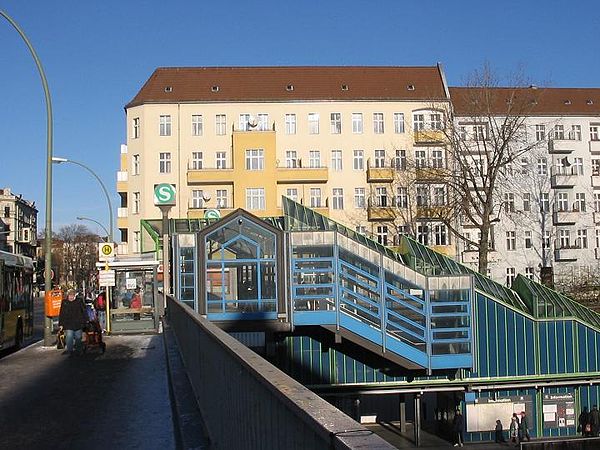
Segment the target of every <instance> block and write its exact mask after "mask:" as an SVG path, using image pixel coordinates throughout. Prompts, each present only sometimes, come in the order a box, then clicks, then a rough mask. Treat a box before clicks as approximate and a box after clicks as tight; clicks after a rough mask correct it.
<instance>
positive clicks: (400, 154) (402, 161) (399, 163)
mask: <svg viewBox="0 0 600 450" xmlns="http://www.w3.org/2000/svg"><path fill="white" fill-rule="evenodd" d="M394 167H395V168H396V169H402V170H406V150H396V157H395V158H394Z"/></svg>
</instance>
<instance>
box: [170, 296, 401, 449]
mask: <svg viewBox="0 0 600 450" xmlns="http://www.w3.org/2000/svg"><path fill="white" fill-rule="evenodd" d="M167 304H168V319H169V322H170V324H171V326H172V329H173V331H174V333H175V336H176V338H177V342H178V344H179V349H180V352H181V355H182V358H183V360H184V363H185V366H186V369H187V373H188V377H189V379H190V381H191V383H192V386H193V388H194V391H195V394H196V398H197V400H198V405H199V407H200V410H201V413H202V416H203V419H204V421H205V423H206V426H207V428H208V434H209V437H210V440H211V447H212V448H215V449H240V448H244V449H289V450H293V449H307V448H310V449H329V450H331V449H335V450H338V449H339V450H350V449H366V448H368V449H374V450H384V449H393V448H395V447H393V446H392V445H390V444H388V443H387V442H385V441H384V440H383V439H381V438H380V437H379V436H377V435H375V434H373V433H372V432H371V431H369V430H367V429H366V428H365V427H363V426H362V425H360V424H359V423H357V422H355V421H354V420H352V419H351V418H349V417H348V416H346V415H345V414H344V413H342V412H341V411H339V410H338V409H336V408H335V407H333V406H332V405H331V404H329V403H328V402H326V401H325V400H323V399H322V398H320V397H319V396H317V395H316V394H314V393H313V392H311V391H310V390H308V389H307V388H305V387H304V386H302V385H301V384H300V383H298V382H297V381H295V380H294V379H292V378H291V377H289V376H288V375H286V374H285V373H283V372H282V371H280V370H279V369H277V368H276V367H275V366H273V365H272V364H270V363H269V362H268V361H266V360H264V359H263V358H261V357H260V356H259V355H257V354H256V353H254V352H253V351H251V350H250V349H248V348H247V347H245V346H244V345H243V344H241V343H240V342H238V341H236V340H235V339H234V338H232V337H231V336H229V335H228V334H227V333H225V332H224V331H222V330H221V329H219V328H218V327H216V326H215V325H214V324H212V323H210V322H209V321H208V320H206V319H204V318H203V317H201V316H199V315H198V314H197V313H196V312H194V311H193V310H192V309H191V308H190V307H189V306H187V305H184V304H182V303H180V302H177V301H175V300H173V299H172V298H169V299H168V302H167Z"/></svg>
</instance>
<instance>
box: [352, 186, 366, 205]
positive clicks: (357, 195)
mask: <svg viewBox="0 0 600 450" xmlns="http://www.w3.org/2000/svg"><path fill="white" fill-rule="evenodd" d="M365 195H366V194H365V188H364V187H357V188H354V207H355V208H364V207H365Z"/></svg>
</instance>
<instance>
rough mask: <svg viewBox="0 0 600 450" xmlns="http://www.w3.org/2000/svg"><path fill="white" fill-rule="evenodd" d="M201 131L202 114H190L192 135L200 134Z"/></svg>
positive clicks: (202, 128) (202, 129) (202, 127)
mask: <svg viewBox="0 0 600 450" xmlns="http://www.w3.org/2000/svg"><path fill="white" fill-rule="evenodd" d="M203 132H204V126H203V123H202V114H192V136H202V133H203Z"/></svg>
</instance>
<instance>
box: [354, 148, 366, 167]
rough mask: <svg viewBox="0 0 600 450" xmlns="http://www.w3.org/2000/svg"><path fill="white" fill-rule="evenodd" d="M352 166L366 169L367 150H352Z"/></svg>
mask: <svg viewBox="0 0 600 450" xmlns="http://www.w3.org/2000/svg"><path fill="white" fill-rule="evenodd" d="M352 168H353V169H354V170H365V151H364V150H353V151H352Z"/></svg>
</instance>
